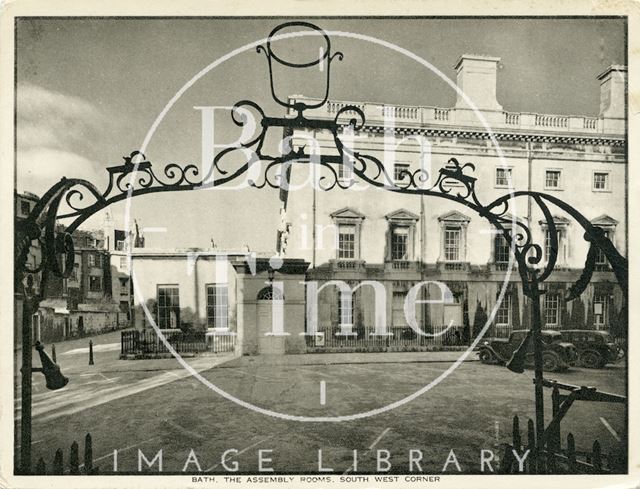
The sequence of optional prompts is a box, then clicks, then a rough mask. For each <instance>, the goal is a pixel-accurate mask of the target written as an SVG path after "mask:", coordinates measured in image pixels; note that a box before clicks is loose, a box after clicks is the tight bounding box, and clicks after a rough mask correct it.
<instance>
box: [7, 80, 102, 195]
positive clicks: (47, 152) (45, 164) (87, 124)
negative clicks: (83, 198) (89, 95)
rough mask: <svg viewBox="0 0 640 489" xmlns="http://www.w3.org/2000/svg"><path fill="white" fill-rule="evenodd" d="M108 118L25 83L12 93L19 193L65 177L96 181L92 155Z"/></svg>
mask: <svg viewBox="0 0 640 489" xmlns="http://www.w3.org/2000/svg"><path fill="white" fill-rule="evenodd" d="M107 125H108V118H107V117H106V116H105V115H104V114H103V112H102V111H101V110H100V109H99V108H98V107H97V106H96V105H95V104H93V103H91V102H89V101H88V100H85V99H83V98H80V97H75V96H71V95H65V94H63V93H60V92H55V91H52V90H48V89H45V88H43V87H40V86H37V85H33V84H30V83H21V84H19V85H18V90H17V126H16V135H17V143H18V145H17V180H18V189H19V190H20V191H22V190H29V191H32V192H35V193H40V194H42V193H43V192H44V191H46V190H47V189H48V188H49V187H50V186H51V185H53V184H54V183H55V182H57V181H58V180H60V178H62V177H63V176H64V177H74V178H76V177H77V178H84V179H87V180H89V181H93V182H95V179H96V176H97V175H99V174H101V173H102V172H101V165H98V164H97V163H96V162H95V161H94V160H93V159H92V157H91V149H92V142H95V141H96V140H97V139H98V138H99V137H100V134H101V132H103V130H104V128H105V127H106V126H107Z"/></svg>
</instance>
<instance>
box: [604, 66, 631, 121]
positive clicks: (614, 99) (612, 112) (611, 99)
mask: <svg viewBox="0 0 640 489" xmlns="http://www.w3.org/2000/svg"><path fill="white" fill-rule="evenodd" d="M598 80H600V117H605V118H608V119H623V118H624V117H625V93H626V88H627V67H626V66H622V65H611V66H609V67H608V68H607V69H606V70H604V71H603V72H602V73H601V74H600V75H599V76H598Z"/></svg>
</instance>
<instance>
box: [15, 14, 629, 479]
mask: <svg viewBox="0 0 640 489" xmlns="http://www.w3.org/2000/svg"><path fill="white" fill-rule="evenodd" d="M285 26H286V27H291V26H294V27H295V26H298V27H302V28H311V29H314V30H315V32H316V33H317V34H318V35H321V36H324V37H325V38H326V39H327V43H328V44H327V45H328V49H327V52H326V53H324V54H322V56H323V57H322V58H321V59H320V60H319V61H318V63H319V62H321V61H322V60H326V61H327V62H328V64H330V63H331V62H332V61H333V59H334V58H336V57H337V58H338V59H339V60H342V59H343V55H342V53H339V52H337V53H334V54H333V55H331V54H330V43H329V41H328V37H327V36H326V34H325V33H324V31H322V30H321V29H319V28H317V27H316V26H313V25H311V24H308V23H304V22H300V23H296V22H291V23H288V24H286V25H283V26H279V27H277V28H276V29H274V30H273V31H272V32H271V34H270V36H269V39H271V38H274V37H278V36H276V34H277V32H278V31H279V30H281V29H282V28H283V27H285ZM257 51H258V52H263V53H264V54H265V55H266V56H267V59H268V68H269V74H270V81H271V84H272V87H271V90H272V95H273V96H274V98H275V99H276V101H277V102H278V103H280V104H281V105H284V106H285V107H288V108H291V109H293V110H295V111H296V115H295V116H293V117H268V116H266V115H265V113H264V111H263V110H262V108H261V107H260V106H259V105H258V104H256V103H255V102H252V101H249V100H242V101H240V102H238V103H237V104H236V105H235V106H234V107H233V108H232V110H231V118H232V121H233V122H234V123H235V124H236V125H237V126H240V127H242V126H244V125H245V124H246V123H247V116H246V111H247V110H249V109H253V110H254V111H255V112H257V114H258V115H259V117H260V124H259V125H258V126H257V127H259V128H260V129H259V133H258V134H257V136H255V137H254V138H253V139H251V140H250V141H247V142H242V143H239V145H238V146H237V147H231V148H226V149H224V150H222V151H221V152H220V153H218V154H217V155H216V156H215V158H214V161H213V164H212V166H211V168H210V169H209V172H208V173H207V174H206V175H203V176H202V175H201V174H200V170H199V169H198V167H196V166H195V165H185V166H181V165H177V164H174V163H172V164H169V165H167V166H165V167H164V168H163V169H162V172H161V174H160V176H159V175H158V174H156V173H155V170H154V168H153V166H152V164H151V162H150V161H148V160H147V159H146V157H145V155H144V154H142V153H140V152H139V151H134V152H132V153H131V154H130V155H129V156H125V157H124V164H122V165H117V166H112V167H108V168H107V169H106V170H107V172H108V177H109V180H108V184H107V187H106V189H105V190H104V191H100V190H99V189H98V188H97V187H96V186H95V185H93V184H92V183H91V182H89V181H87V180H82V179H73V178H62V179H61V180H60V181H59V182H58V183H56V184H55V185H53V186H52V187H51V189H50V190H48V191H47V192H46V193H45V194H44V195H43V197H42V198H41V199H40V200H39V201H38V202H37V204H36V206H35V207H34V208H33V210H32V211H31V213H30V214H29V216H28V217H27V218H26V219H24V220H23V221H19V222H16V227H15V241H14V257H15V272H14V285H15V290H16V291H20V292H21V295H22V298H23V318H22V345H23V350H22V351H23V356H22V358H23V362H22V365H23V370H22V372H23V376H22V393H23V403H22V421H21V423H22V449H21V464H22V470H24V471H27V470H29V469H30V467H31V452H30V445H31V372H32V367H31V363H32V351H31V350H32V343H31V341H32V338H31V331H30V322H29V321H30V318H31V315H32V314H33V313H34V312H35V311H37V310H38V307H39V303H40V301H41V300H42V299H43V294H44V291H45V290H46V284H47V281H48V280H49V278H50V277H51V276H52V275H55V276H57V277H62V278H66V277H68V276H69V274H70V273H71V271H72V269H73V262H74V245H73V239H72V233H73V232H74V231H75V230H76V229H77V228H78V227H79V226H80V225H81V224H82V223H83V222H85V221H86V220H87V219H88V218H89V217H91V216H92V215H94V214H96V213H97V212H99V211H101V210H103V209H105V208H107V207H108V206H110V205H112V204H114V203H117V202H120V201H123V200H125V199H127V198H130V197H137V196H140V195H146V194H152V193H160V192H176V191H190V190H196V189H200V188H206V187H220V186H224V185H225V184H227V183H230V182H232V181H234V180H237V179H239V178H241V177H243V176H245V175H247V174H248V173H249V171H250V170H252V169H254V168H255V167H256V165H261V167H260V171H259V172H258V173H259V175H260V177H261V180H260V181H255V180H254V181H250V184H251V185H252V186H254V187H257V188H263V187H265V186H269V187H272V188H285V189H286V188H288V185H289V177H290V170H291V165H292V164H307V165H319V166H320V167H322V168H324V169H326V170H327V171H326V172H325V173H326V174H325V175H323V176H321V177H320V179H319V181H318V183H319V185H320V187H321V188H322V189H323V190H331V189H333V188H339V189H348V188H350V187H351V186H352V185H353V181H351V182H345V181H343V180H342V179H340V178H339V173H338V170H337V169H338V168H339V166H340V165H346V166H348V167H349V168H350V169H351V170H352V171H353V174H354V175H355V177H357V178H359V179H360V180H361V181H362V182H365V183H366V184H369V185H371V186H372V187H373V188H381V189H386V190H388V191H391V192H396V193H401V194H411V195H416V196H427V197H437V198H442V199H447V200H450V201H452V202H455V203H456V204H460V205H463V206H466V207H467V208H469V209H471V210H472V211H473V212H474V213H475V214H476V215H478V216H480V217H482V218H484V219H486V220H487V221H488V222H489V223H491V224H492V225H493V226H494V227H495V228H496V229H498V230H499V231H500V232H501V233H502V235H503V236H504V238H505V239H506V241H507V243H508V244H509V245H510V248H511V251H512V253H513V254H514V258H515V260H516V263H517V266H518V273H519V275H520V278H521V282H522V285H523V290H524V293H525V294H526V295H527V296H528V297H529V298H530V299H531V300H532V304H533V307H532V316H533V321H532V325H533V326H532V334H533V341H534V351H535V393H536V432H537V436H538V439H539V440H540V442H541V443H539V444H538V445H539V446H540V445H541V446H544V436H545V428H544V416H543V402H542V387H543V376H542V345H541V337H540V301H539V299H540V295H541V294H542V293H544V292H543V291H541V290H540V289H539V284H540V283H542V282H544V281H545V280H546V279H547V278H548V277H549V276H550V275H551V273H552V272H553V269H554V267H555V265H556V261H557V253H558V235H557V229H556V225H555V223H554V220H553V216H552V214H551V211H550V210H549V204H552V205H555V206H557V207H558V208H560V209H562V210H563V211H564V212H566V213H567V214H569V215H570V216H571V217H572V218H573V219H574V220H575V221H576V222H577V223H578V224H579V225H580V226H581V227H582V228H583V229H584V239H585V240H586V241H587V242H588V243H589V251H588V253H587V256H586V260H585V266H584V270H583V272H582V274H581V276H580V277H579V279H578V280H577V281H576V282H575V283H574V284H573V285H572V287H571V288H570V290H569V293H568V295H567V297H566V298H565V300H573V299H574V298H576V297H578V296H579V295H580V294H581V293H582V292H583V291H584V290H585V289H586V287H587V285H588V283H589V281H590V279H591V277H592V274H593V271H594V269H595V261H596V256H597V253H598V250H601V251H602V253H603V254H604V255H605V256H606V259H607V260H608V262H609V263H610V265H611V267H612V270H613V272H614V273H615V276H616V279H617V281H618V283H619V284H620V287H621V289H622V291H623V296H624V303H625V304H626V303H627V301H628V261H627V259H626V258H625V257H624V256H622V255H621V254H620V253H619V252H618V250H617V249H616V248H615V246H614V245H613V243H612V242H611V241H610V240H609V239H608V238H607V237H606V236H605V234H604V232H603V230H602V229H600V228H598V227H597V226H594V225H593V224H592V223H591V222H590V221H589V220H588V219H587V218H586V217H585V216H584V215H582V214H581V213H580V212H579V211H578V210H577V209H575V208H574V207H572V206H571V205H569V204H567V203H566V202H564V201H562V200H560V199H558V198H556V197H554V196H551V195H548V194H544V193H541V192H533V191H513V192H510V193H508V194H506V195H504V196H502V197H500V198H498V199H495V200H494V201H492V202H488V203H482V202H481V201H480V199H479V198H478V196H477V195H476V181H477V179H476V177H474V176H473V174H472V173H473V171H474V170H475V166H474V165H473V164H472V163H464V164H461V163H460V162H459V161H458V160H457V159H455V158H451V159H450V160H449V162H448V165H447V166H446V167H445V168H443V169H441V170H440V171H439V173H438V175H437V177H436V178H435V182H434V183H433V184H432V185H431V186H429V187H428V188H424V187H425V186H426V185H427V184H428V183H429V177H430V176H429V175H428V174H426V172H425V171H424V170H422V169H420V170H416V171H414V172H411V171H404V172H403V174H402V175H401V177H402V178H400V180H399V181H395V179H392V178H391V177H390V175H389V174H388V172H387V170H386V168H385V165H384V164H383V163H382V162H381V161H380V160H378V159H377V158H375V157H373V156H371V155H366V154H362V153H360V152H357V151H355V150H354V149H352V148H349V147H347V146H346V145H345V144H344V143H343V141H342V139H341V134H343V133H344V130H345V129H348V130H350V131H359V130H362V129H364V128H365V127H366V119H365V115H364V112H363V111H362V110H361V109H360V108H359V107H357V106H354V105H348V106H344V107H342V108H341V109H339V110H338V111H337V113H336V115H335V118H334V119H333V120H327V119H310V118H307V117H306V116H305V114H304V111H305V110H306V109H309V108H316V107H319V106H321V105H323V104H324V103H326V101H327V97H328V93H329V82H330V80H329V70H328V69H327V79H326V83H327V86H326V93H325V97H324V99H323V101H322V103H321V104H320V105H313V106H312V105H305V104H293V105H291V104H287V103H284V102H282V101H280V100H278V99H277V98H276V97H275V92H274V89H273V76H272V58H273V61H276V62H278V63H280V64H284V65H285V66H288V67H290V68H293V69H295V68H298V67H304V66H306V65H296V64H295V63H289V62H283V60H282V59H280V58H277V57H276V56H275V55H274V54H273V52H272V50H271V48H270V44H269V42H268V43H267V47H266V48H265V47H262V46H258V48H257ZM269 128H280V129H282V130H283V132H284V134H285V135H290V134H292V132H293V130H294V129H308V130H326V131H329V132H330V133H331V134H332V136H333V140H334V143H335V146H336V148H337V150H338V155H315V154H309V153H306V152H305V148H304V147H303V148H299V149H297V150H294V149H293V147H291V145H289V146H288V148H286V151H285V152H284V154H278V155H269V154H267V153H265V152H264V143H265V137H266V133H267V130H268V129H269ZM285 146H286V145H285ZM237 151H241V152H243V154H247V153H248V154H250V155H251V156H250V157H249V158H248V159H247V161H246V162H245V163H243V164H241V165H240V166H239V167H237V168H235V169H233V170H228V169H225V168H224V167H223V160H224V158H225V157H226V156H227V155H229V154H231V153H232V152H237ZM519 197H523V198H528V199H532V200H533V202H534V203H535V204H536V205H537V207H538V208H539V210H540V211H541V212H542V215H543V216H544V222H545V224H546V226H547V228H548V230H549V235H550V256H549V257H548V260H547V261H546V263H544V264H542V261H543V253H542V249H543V248H542V247H541V246H540V245H539V244H537V243H535V242H534V239H533V236H532V233H531V230H530V229H529V227H528V225H527V224H525V223H523V222H521V221H518V220H515V219H513V218H511V217H510V216H509V214H508V211H509V209H510V206H511V205H512V202H513V201H514V199H516V198H519ZM63 199H64V203H65V204H66V206H68V207H69V208H70V209H71V211H68V212H65V213H60V206H61V204H62V202H63ZM59 219H68V220H70V221H71V223H70V224H69V225H68V226H67V227H66V228H65V229H61V228H59V226H58V220H59ZM34 240H36V241H38V242H39V244H40V247H41V250H42V257H41V262H40V263H39V264H38V265H37V266H36V268H30V267H29V266H28V265H27V257H28V254H29V249H30V247H31V246H32V241H34ZM539 266H541V268H540V269H538V267H539ZM36 274H37V275H39V276H40V284H41V285H40V288H39V291H38V292H37V293H36V292H35V291H34V288H33V276H34V275H36Z"/></svg>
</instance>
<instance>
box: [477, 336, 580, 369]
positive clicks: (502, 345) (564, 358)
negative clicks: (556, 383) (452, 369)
mask: <svg viewBox="0 0 640 489" xmlns="http://www.w3.org/2000/svg"><path fill="white" fill-rule="evenodd" d="M526 335H527V330H524V329H522V330H516V331H513V332H512V333H511V335H510V336H509V338H491V339H488V340H486V341H484V342H483V343H482V344H481V345H480V347H479V349H478V355H479V357H480V361H481V362H482V363H493V364H500V365H504V364H506V363H507V362H508V361H509V360H510V359H511V356H512V355H513V353H514V352H515V351H516V350H517V349H518V347H519V346H520V344H521V343H522V340H524V338H525V336H526ZM542 343H543V345H544V350H543V352H542V362H543V368H544V370H546V371H550V372H557V371H562V370H566V369H568V368H569V367H570V366H571V365H575V363H576V361H577V359H578V352H577V350H576V347H575V346H574V345H573V344H571V343H569V342H565V341H563V340H562V336H561V335H560V332H559V331H552V330H542ZM533 363H534V360H533V341H529V344H528V347H527V352H526V356H525V364H526V365H527V366H533Z"/></svg>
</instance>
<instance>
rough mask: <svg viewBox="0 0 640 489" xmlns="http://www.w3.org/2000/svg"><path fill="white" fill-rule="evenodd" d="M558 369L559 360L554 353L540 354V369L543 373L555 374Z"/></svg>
mask: <svg viewBox="0 0 640 489" xmlns="http://www.w3.org/2000/svg"><path fill="white" fill-rule="evenodd" d="M559 367H560V360H559V359H558V356H557V355H556V354H555V353H551V352H548V351H547V352H544V353H543V354H542V369H543V370H544V371H545V372H555V371H557V370H558V369H559Z"/></svg>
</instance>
